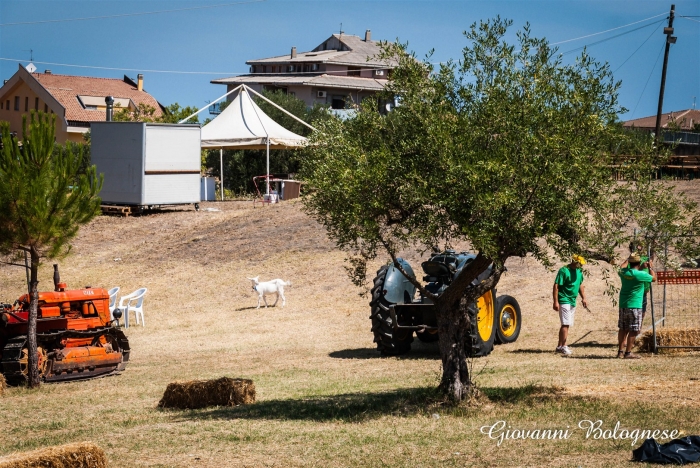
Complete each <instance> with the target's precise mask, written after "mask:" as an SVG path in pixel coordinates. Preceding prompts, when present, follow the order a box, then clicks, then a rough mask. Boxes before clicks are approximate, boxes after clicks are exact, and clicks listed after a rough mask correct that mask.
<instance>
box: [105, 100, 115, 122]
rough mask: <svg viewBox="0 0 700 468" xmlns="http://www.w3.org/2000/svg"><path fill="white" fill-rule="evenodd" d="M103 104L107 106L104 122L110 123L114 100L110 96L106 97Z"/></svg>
mask: <svg viewBox="0 0 700 468" xmlns="http://www.w3.org/2000/svg"><path fill="white" fill-rule="evenodd" d="M105 104H107V115H106V121H107V122H111V121H112V110H113V108H114V98H113V97H112V96H107V97H106V98H105Z"/></svg>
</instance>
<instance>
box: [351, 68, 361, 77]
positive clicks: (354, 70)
mask: <svg viewBox="0 0 700 468" xmlns="http://www.w3.org/2000/svg"><path fill="white" fill-rule="evenodd" d="M361 70H362V69H361V68H360V67H348V76H360V71H361Z"/></svg>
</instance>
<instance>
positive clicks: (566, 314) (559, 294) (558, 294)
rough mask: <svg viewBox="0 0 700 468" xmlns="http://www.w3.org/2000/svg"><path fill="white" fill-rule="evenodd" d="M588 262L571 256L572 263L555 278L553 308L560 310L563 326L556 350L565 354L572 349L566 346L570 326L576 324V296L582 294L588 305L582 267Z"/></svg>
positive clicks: (564, 267) (585, 305)
mask: <svg viewBox="0 0 700 468" xmlns="http://www.w3.org/2000/svg"><path fill="white" fill-rule="evenodd" d="M585 264H586V260H585V259H584V258H583V257H582V256H580V255H574V256H572V257H571V263H569V264H568V265H566V266H563V267H561V268H560V269H559V271H558V272H557V277H556V278H555V279H554V288H553V290H552V298H553V300H554V305H553V306H552V308H553V309H554V310H556V311H557V312H559V319H560V321H561V328H559V344H558V345H557V349H556V352H557V353H561V354H563V355H565V356H570V355H571V354H572V353H571V350H570V349H569V347H568V346H566V339H567V338H568V337H569V327H570V326H573V325H574V313H575V312H576V298H577V297H578V295H579V294H580V295H581V303H582V304H583V307H588V304H587V303H586V291H585V289H584V287H583V284H582V283H583V272H582V271H581V267H582V266H583V265H585Z"/></svg>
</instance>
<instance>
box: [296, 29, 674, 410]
mask: <svg viewBox="0 0 700 468" xmlns="http://www.w3.org/2000/svg"><path fill="white" fill-rule="evenodd" d="M510 26H511V22H510V21H508V20H503V19H501V18H500V17H498V18H495V19H493V20H489V21H485V22H480V23H479V24H476V23H475V24H473V25H472V26H471V28H470V29H469V30H468V31H466V32H465V33H464V34H465V36H466V39H467V41H468V44H467V46H466V47H465V48H464V49H463V55H462V57H461V59H460V60H459V61H456V62H448V63H446V64H442V65H441V66H440V67H439V68H437V69H436V68H434V67H433V66H432V65H431V64H430V63H429V61H428V60H425V61H419V60H416V58H415V56H414V55H413V54H409V53H407V46H406V45H402V44H400V43H396V44H385V46H384V49H383V53H382V57H384V58H387V59H389V58H391V59H394V60H396V61H398V64H399V65H398V67H397V68H396V69H394V70H393V72H392V74H391V79H390V80H389V83H388V85H387V88H386V93H385V95H384V96H382V98H383V99H395V102H396V103H397V106H396V107H395V108H394V109H393V110H391V111H390V112H388V113H386V114H385V115H382V114H380V113H378V112H376V109H377V102H365V103H364V104H363V105H362V106H361V107H360V109H359V111H358V113H357V114H356V116H355V118H353V119H349V120H345V121H341V120H337V119H332V120H327V121H324V122H320V123H319V124H318V126H317V128H318V131H317V132H315V133H314V134H313V135H312V136H311V144H310V145H309V147H308V149H307V152H306V155H305V156H304V158H303V166H302V175H303V178H304V179H305V180H306V182H307V183H308V186H309V187H311V190H310V191H309V192H310V193H309V194H308V195H307V196H306V197H305V205H306V207H307V209H308V211H309V212H310V213H311V214H312V216H314V217H315V218H316V219H317V220H318V221H319V222H320V223H322V224H323V225H324V226H325V227H326V229H327V231H328V233H329V235H330V236H331V237H332V238H333V239H334V240H335V241H336V243H337V245H338V246H339V247H340V248H342V249H344V250H346V251H348V252H349V253H350V256H349V263H350V265H349V266H348V267H347V269H348V271H349V273H350V276H351V278H352V279H353V281H354V282H355V283H356V284H357V285H358V286H364V285H366V264H367V261H368V260H370V259H374V258H376V256H377V255H378V254H380V253H381V254H382V255H387V254H388V255H389V256H390V257H391V259H392V261H393V263H394V265H395V266H396V268H398V269H399V270H401V271H402V272H404V270H403V269H402V267H401V264H400V263H399V262H398V261H397V254H398V252H400V251H401V250H402V249H406V248H409V247H413V248H415V247H417V248H419V250H423V251H429V250H433V251H436V250H437V251H440V250H441V249H444V248H447V247H450V246H451V245H453V244H454V243H456V242H457V241H460V242H464V241H466V242H468V243H469V244H470V245H471V248H472V249H473V250H474V252H475V253H476V258H475V259H474V260H473V261H472V262H471V263H469V264H468V265H467V266H466V267H465V268H464V269H463V270H462V272H461V273H460V274H459V276H458V277H457V278H456V279H455V280H454V281H453V282H452V283H451V284H450V286H449V287H448V288H447V289H446V290H445V291H444V292H443V294H441V295H440V296H435V295H434V294H432V293H430V292H429V291H427V290H426V289H425V288H424V287H423V285H422V284H421V283H419V282H418V281H416V280H412V282H413V284H414V285H415V286H416V287H417V288H418V289H419V290H420V292H421V293H422V295H423V296H424V297H427V298H430V299H431V300H432V301H433V302H434V304H435V306H434V307H435V310H436V316H437V320H438V332H439V349H440V355H441V359H442V365H443V374H442V379H441V384H440V388H441V389H442V391H443V392H444V393H445V395H446V396H447V397H448V398H449V399H451V400H453V401H459V400H461V399H463V398H464V397H465V396H467V395H468V394H469V391H470V389H471V380H470V375H469V371H468V366H467V357H468V356H467V354H468V351H467V350H468V349H469V348H470V346H469V345H470V344H471V343H467V341H468V340H469V339H470V338H469V328H470V324H469V314H468V312H467V308H468V306H469V304H471V303H473V302H474V301H475V300H476V299H477V298H478V297H480V296H481V295H482V294H484V293H485V292H487V291H488V290H489V289H491V288H493V287H494V286H496V285H497V283H498V281H499V279H500V277H501V274H502V273H503V272H504V269H505V266H504V265H505V262H506V260H507V259H509V258H511V257H524V256H526V255H531V256H533V257H534V258H535V259H537V260H539V261H540V262H541V263H543V264H545V265H552V264H553V262H554V261H555V259H557V258H561V259H563V258H566V257H568V256H570V255H571V254H573V253H585V254H586V255H589V256H592V257H593V258H596V259H599V260H606V261H612V259H613V258H614V252H615V248H616V247H617V246H619V245H621V244H622V243H623V242H624V241H625V239H626V237H625V236H628V232H629V230H627V228H628V227H629V226H631V225H633V224H634V223H635V222H636V220H637V219H638V215H639V214H640V211H641V210H640V207H641V203H640V202H639V200H640V196H641V195H643V194H645V193H648V192H649V191H650V190H652V188H653V190H662V188H658V187H656V186H654V185H653V182H652V180H651V177H650V175H651V174H652V171H653V169H654V167H655V164H656V163H657V162H658V158H657V157H656V156H655V155H656V152H655V151H654V148H653V147H652V143H653V142H652V140H651V139H647V140H644V141H642V142H641V143H640V142H639V141H631V140H630V138H631V137H630V135H629V133H626V132H625V131H624V130H623V128H622V126H621V125H620V123H619V121H618V114H619V113H621V112H622V111H623V109H622V108H621V106H620V105H619V103H618V101H617V95H618V89H619V87H620V83H619V82H615V81H614V80H613V77H612V74H611V72H610V70H609V68H608V66H607V64H601V63H598V62H596V61H595V60H594V59H592V58H591V57H590V56H589V55H588V54H587V53H586V52H585V51H584V52H583V53H582V54H581V55H580V56H579V57H578V58H577V59H576V60H575V61H574V62H573V63H564V61H563V60H562V57H561V55H560V54H558V53H557V51H556V49H552V48H551V47H549V45H548V43H547V41H546V40H544V39H537V38H533V37H532V36H531V34H530V30H529V27H528V26H527V25H526V26H525V27H524V28H523V29H522V30H520V31H518V32H517V36H516V37H517V44H516V45H511V44H509V43H508V42H507V41H506V40H505V36H506V33H507V30H508V28H509V27H510ZM632 145H633V146H635V152H636V156H635V157H634V158H627V159H625V160H624V161H623V160H621V159H619V158H618V156H617V155H618V153H619V152H620V151H621V148H627V147H630V146H632ZM620 161H622V162H620ZM614 167H617V170H618V171H620V172H621V173H622V175H623V178H624V179H626V182H624V183H621V182H618V181H616V180H614V178H613V177H612V169H613V168H614ZM648 198H649V197H647V198H646V199H647V201H648V202H650V203H653V200H651V201H649V200H648ZM630 207H634V209H630ZM490 267H491V268H490ZM489 268H490V269H489ZM486 271H490V274H488V275H487V276H486V277H485V278H483V279H482V280H481V281H477V282H475V281H474V280H475V279H476V278H477V277H479V276H480V275H482V273H484V272H486ZM404 273H405V272H404ZM407 276H408V275H407Z"/></svg>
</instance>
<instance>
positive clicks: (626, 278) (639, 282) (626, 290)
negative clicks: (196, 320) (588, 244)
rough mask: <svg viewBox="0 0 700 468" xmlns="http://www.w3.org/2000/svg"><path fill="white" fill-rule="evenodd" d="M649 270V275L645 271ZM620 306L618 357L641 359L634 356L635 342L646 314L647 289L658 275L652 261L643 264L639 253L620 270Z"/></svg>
mask: <svg viewBox="0 0 700 468" xmlns="http://www.w3.org/2000/svg"><path fill="white" fill-rule="evenodd" d="M645 269H648V271H649V273H647V272H645V271H643V270H645ZM619 275H620V280H621V281H622V287H621V288H620V304H619V307H620V308H619V315H618V321H617V327H618V328H619V332H618V333H617V342H618V343H617V345H618V346H617V357H618V358H622V357H624V358H625V359H639V356H637V355H636V354H632V347H633V346H634V340H635V339H636V338H637V335H638V334H639V331H640V330H641V328H642V320H643V318H644V312H643V309H642V304H643V302H644V293H645V288H646V286H647V285H649V284H650V283H651V282H652V281H656V273H655V272H654V270H653V269H652V264H651V260H647V261H646V262H645V263H642V258H641V256H640V255H639V254H638V253H633V254H632V255H630V257H629V258H628V259H627V261H626V262H625V263H623V264H622V265H621V268H620V272H619Z"/></svg>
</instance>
